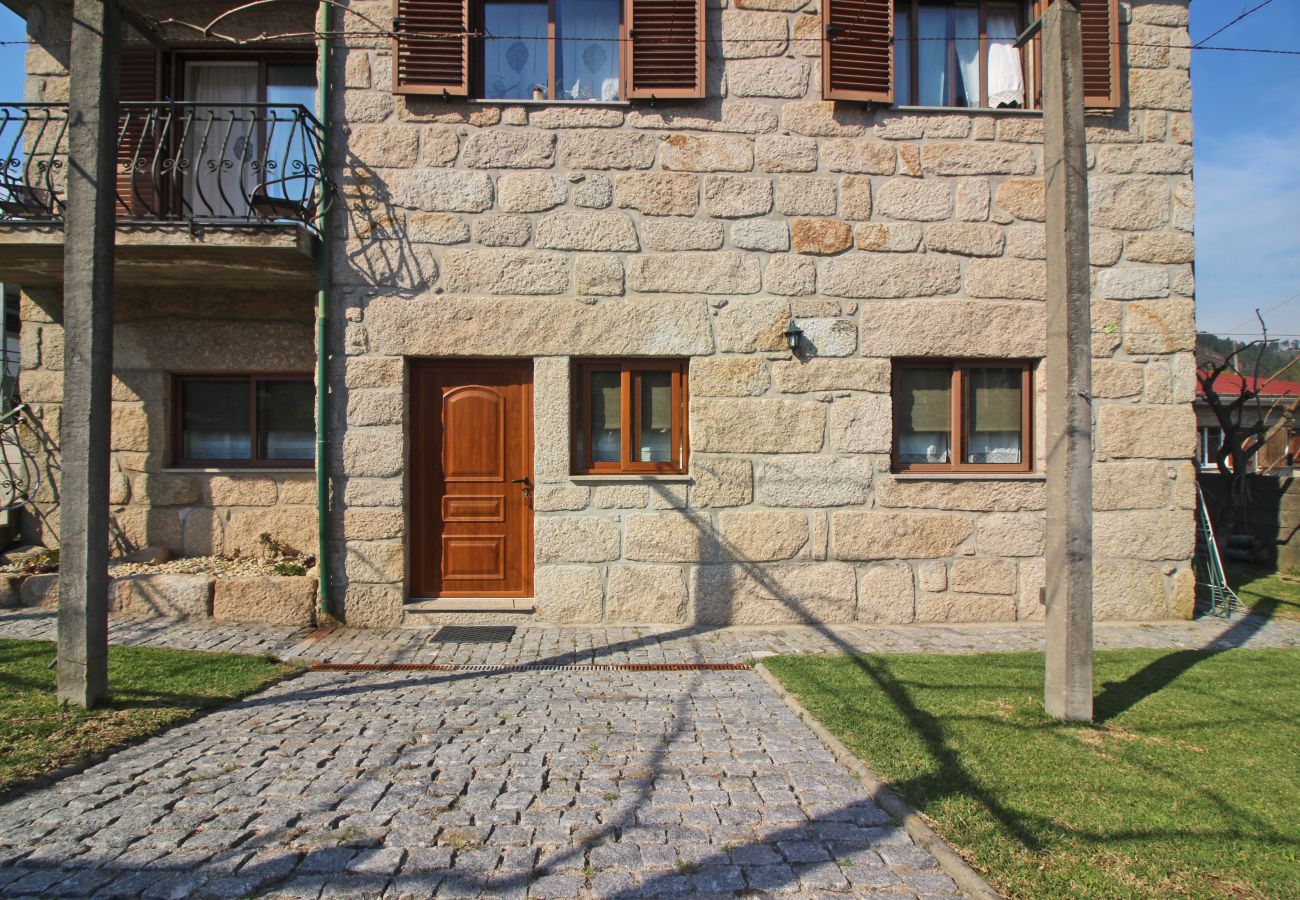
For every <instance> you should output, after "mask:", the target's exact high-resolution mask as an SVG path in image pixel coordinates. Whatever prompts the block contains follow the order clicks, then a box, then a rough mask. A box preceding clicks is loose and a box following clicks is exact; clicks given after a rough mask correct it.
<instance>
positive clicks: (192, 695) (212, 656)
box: [0, 640, 295, 791]
mask: <svg viewBox="0 0 1300 900" xmlns="http://www.w3.org/2000/svg"><path fill="white" fill-rule="evenodd" d="M53 658H54V644H52V643H49V642H48V641H10V640H0V791H4V790H7V789H9V788H11V787H13V786H15V785H17V784H19V783H21V782H23V781H27V780H29V779H31V778H34V777H36V776H38V775H40V774H42V773H44V772H48V771H50V770H51V769H54V768H57V767H59V766H62V765H66V764H67V763H70V762H73V761H74V760H77V759H79V758H81V757H84V756H87V755H89V754H92V753H99V752H102V751H104V750H111V749H113V748H114V747H119V746H121V745H123V744H125V743H127V742H129V741H132V740H134V739H136V738H140V737H144V736H146V735H149V734H152V733H154V732H156V731H160V730H161V729H163V728H165V727H166V726H168V725H172V724H174V723H176V722H180V721H183V720H185V719H188V718H191V717H193V716H194V715H195V714H196V713H197V712H198V711H199V710H202V709H205V708H207V707H211V706H217V705H219V704H222V703H226V702H228V701H230V700H233V699H235V698H236V697H241V696H243V695H245V694H249V693H252V692H253V691H256V690H258V689H259V688H262V687H265V686H266V685H268V684H270V683H271V682H273V681H275V680H276V679H278V678H282V677H283V676H285V675H286V674H288V673H290V672H293V671H295V668H294V667H292V666H288V665H285V664H283V663H279V662H276V661H275V660H274V659H266V658H261V657H255V656H235V655H233V654H228V653H195V652H192V651H187V650H155V649H152V648H148V647H110V648H109V651H108V683H109V691H110V697H109V701H108V703H106V704H105V705H104V706H102V707H100V708H97V709H93V710H84V709H77V708H74V707H63V706H60V705H59V703H58V701H57V700H56V699H55V696H54V675H55V672H54V669H52V668H50V666H49V663H50V661H51V660H52V659H53Z"/></svg>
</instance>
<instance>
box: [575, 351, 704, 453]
mask: <svg viewBox="0 0 1300 900" xmlns="http://www.w3.org/2000/svg"><path fill="white" fill-rule="evenodd" d="M686 366H687V361H686V360H681V359H674V360H645V359H635V360H631V359H629V360H616V359H613V360H611V359H600V360H582V361H579V362H578V363H576V364H575V366H574V378H573V385H574V394H575V397H574V403H573V410H574V428H573V436H574V453H573V460H574V465H573V471H574V474H577V475H612V474H618V473H624V472H625V473H639V474H660V475H671V474H684V473H685V472H686V460H687V455H688V442H687V435H686V422H687V414H686V403H687V390H686Z"/></svg>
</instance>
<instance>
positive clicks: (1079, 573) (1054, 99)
mask: <svg viewBox="0 0 1300 900" xmlns="http://www.w3.org/2000/svg"><path fill="white" fill-rule="evenodd" d="M1042 44H1043V126H1044V133H1045V136H1044V146H1043V174H1044V177H1045V178H1046V181H1047V547H1046V556H1047V671H1046V678H1045V684H1044V707H1045V708H1046V710H1047V713H1048V715H1052V716H1055V717H1056V718H1058V719H1064V720H1066V721H1079V722H1086V721H1091V719H1092V395H1091V390H1092V314H1091V310H1090V308H1089V304H1090V296H1089V270H1088V163H1087V157H1086V151H1085V142H1086V136H1085V132H1084V118H1083V110H1084V107H1083V44H1082V38H1081V35H1080V29H1079V8H1078V6H1077V0H1061V2H1058V3H1053V4H1051V5H1050V6H1048V8H1047V9H1046V11H1045V12H1044V13H1043V41H1042Z"/></svg>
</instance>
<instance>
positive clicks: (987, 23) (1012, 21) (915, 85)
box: [894, 0, 1025, 107]
mask: <svg viewBox="0 0 1300 900" xmlns="http://www.w3.org/2000/svg"><path fill="white" fill-rule="evenodd" d="M1020 13H1021V8H1020V6H1019V5H1018V4H1015V3H1007V2H1001V3H997V2H989V0H963V2H958V3H951V2H949V3H943V2H939V3H936V2H930V0H894V76H895V83H894V102H895V103H897V104H900V105H903V106H912V105H915V106H967V107H978V106H983V107H1023V106H1024V105H1025V77H1024V58H1023V55H1022V51H1021V50H1019V49H1017V48H1016V46H1015V43H1016V36H1017V35H1018V34H1019V33H1020V29H1021V15H1020Z"/></svg>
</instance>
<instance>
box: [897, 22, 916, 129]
mask: <svg viewBox="0 0 1300 900" xmlns="http://www.w3.org/2000/svg"><path fill="white" fill-rule="evenodd" d="M894 102H895V103H897V104H898V105H900V106H909V105H911V103H912V16H911V13H910V12H896V13H894Z"/></svg>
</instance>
